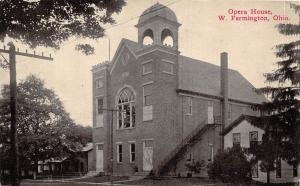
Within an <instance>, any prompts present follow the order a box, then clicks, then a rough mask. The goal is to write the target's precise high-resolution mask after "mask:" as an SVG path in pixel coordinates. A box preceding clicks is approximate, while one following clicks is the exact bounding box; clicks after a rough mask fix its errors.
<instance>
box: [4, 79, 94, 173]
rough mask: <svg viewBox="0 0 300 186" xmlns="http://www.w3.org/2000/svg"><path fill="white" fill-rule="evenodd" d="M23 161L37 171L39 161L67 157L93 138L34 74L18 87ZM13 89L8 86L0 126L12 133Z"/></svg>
mask: <svg viewBox="0 0 300 186" xmlns="http://www.w3.org/2000/svg"><path fill="white" fill-rule="evenodd" d="M17 94H18V97H17V100H18V107H17V112H18V118H17V119H18V120H17V132H18V141H19V152H20V154H19V158H20V160H21V161H20V162H22V164H21V167H28V166H30V165H31V163H32V162H34V164H35V170H36V171H37V163H38V161H43V160H47V159H50V158H58V159H59V158H64V157H66V156H68V155H69V153H71V152H74V151H78V150H80V148H81V147H82V146H83V145H85V143H86V142H88V141H89V140H90V138H91V136H88V135H90V133H88V132H86V131H88V129H86V131H84V132H79V131H78V130H80V129H83V127H80V126H77V125H75V123H74V121H73V120H72V119H71V118H70V116H69V114H68V113H67V112H66V111H65V109H64V107H63V104H62V102H61V101H60V100H59V98H58V97H57V95H55V93H54V92H53V90H51V89H47V88H45V86H44V82H43V81H42V80H40V79H39V78H37V77H36V76H34V75H30V76H28V77H27V78H26V79H25V80H24V81H22V82H21V83H19V84H18V87H17ZM9 104H10V103H9V87H8V85H6V86H4V88H3V90H2V98H1V99H0V123H2V124H3V125H2V126H4V128H6V131H7V132H9V124H10V107H9Z"/></svg>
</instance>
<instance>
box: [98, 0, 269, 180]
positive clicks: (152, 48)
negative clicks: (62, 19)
mask: <svg viewBox="0 0 300 186" xmlns="http://www.w3.org/2000/svg"><path fill="white" fill-rule="evenodd" d="M180 26H181V24H180V23H179V22H178V20H177V17H176V15H175V13H174V12H173V11H172V10H171V9H170V8H168V7H166V6H164V5H162V4H159V3H157V4H155V5H153V6H151V7H150V8H148V9H146V10H145V11H144V12H143V14H142V15H141V16H140V18H139V21H138V24H137V25H136V28H137V30H138V35H137V42H135V41H131V40H128V39H122V40H121V42H120V44H119V46H118V48H117V51H116V53H115V55H114V57H113V59H112V61H109V62H106V63H100V64H98V65H96V66H94V67H93V68H92V75H93V143H94V154H95V161H94V165H93V169H94V170H95V171H96V172H105V173H107V174H109V173H110V172H111V170H112V168H113V171H114V174H119V175H131V174H135V173H136V172H138V173H141V174H149V173H150V172H151V171H152V173H154V174H157V175H182V176H184V175H187V173H188V169H187V167H186V166H185V165H186V163H188V162H197V161H201V162H204V163H205V164H208V163H209V162H210V161H211V160H212V157H213V156H214V155H215V154H216V153H217V152H218V151H219V150H221V149H222V148H223V145H224V144H223V137H222V136H220V131H222V129H223V128H224V127H227V126H228V124H229V123H230V122H231V121H233V120H235V119H236V118H238V117H239V116H240V115H242V114H247V115H253V116H259V114H260V113H259V112H257V111H253V110H252V109H251V106H252V105H253V104H259V103H261V102H262V101H265V100H266V99H265V98H264V96H262V95H258V94H257V93H256V92H255V91H254V87H253V86H252V84H251V83H250V82H249V81H247V80H246V79H245V78H244V77H243V76H242V75H241V74H240V73H239V72H238V71H236V70H232V69H228V55H227V53H222V54H221V59H220V66H218V65H213V64H211V63H209V62H205V61H202V60H198V59H192V58H190V57H186V56H183V55H181V54H180V51H179V43H178V35H179V27H180ZM149 41H150V43H149ZM184 42H189V41H184ZM216 55H219V54H216ZM112 158H113V166H112V163H111V159H112ZM202 174H203V176H206V171H203V173H202Z"/></svg>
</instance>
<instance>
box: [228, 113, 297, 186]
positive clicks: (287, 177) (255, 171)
mask: <svg viewBox="0 0 300 186" xmlns="http://www.w3.org/2000/svg"><path fill="white" fill-rule="evenodd" d="M255 120H256V121H255ZM257 120H259V118H258V117H254V116H248V115H241V116H240V117H239V118H237V119H236V120H234V121H233V122H232V123H231V124H230V125H229V126H227V127H226V128H225V130H224V132H223V135H224V142H225V143H224V144H225V145H224V149H226V148H231V147H233V146H235V145H238V146H240V147H242V148H250V146H251V145H252V144H257V143H260V142H261V141H262V136H263V134H264V130H263V129H261V128H258V127H256V126H255V125H254V123H257ZM259 164H260V162H258V163H257V164H256V165H254V166H253V167H252V179H253V180H256V181H260V182H266V181H267V173H266V172H262V171H261V170H260V167H259ZM275 166H276V170H275V171H272V172H271V173H270V182H271V183H287V182H297V183H298V182H299V179H300V177H299V174H298V172H299V171H300V169H299V166H291V165H289V164H287V162H285V161H283V160H279V161H277V162H276V164H275Z"/></svg>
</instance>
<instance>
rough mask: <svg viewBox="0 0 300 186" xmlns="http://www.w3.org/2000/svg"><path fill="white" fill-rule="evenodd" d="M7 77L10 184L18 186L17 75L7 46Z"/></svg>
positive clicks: (13, 50) (12, 49)
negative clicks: (8, 82) (8, 90)
mask: <svg viewBox="0 0 300 186" xmlns="http://www.w3.org/2000/svg"><path fill="white" fill-rule="evenodd" d="M9 45H10V46H9V75H10V114H11V117H10V122H11V124H10V142H11V184H12V186H19V185H20V183H19V157H18V154H19V153H18V139H17V126H16V125H17V99H16V97H17V80H16V79H17V74H16V48H15V46H14V44H12V43H10V44H9Z"/></svg>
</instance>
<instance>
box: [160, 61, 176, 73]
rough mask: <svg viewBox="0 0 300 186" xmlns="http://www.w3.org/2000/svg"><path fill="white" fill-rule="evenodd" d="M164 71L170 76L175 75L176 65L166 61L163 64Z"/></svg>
mask: <svg viewBox="0 0 300 186" xmlns="http://www.w3.org/2000/svg"><path fill="white" fill-rule="evenodd" d="M162 71H163V72H165V73H168V74H174V64H173V63H171V62H166V61H164V62H163V63H162Z"/></svg>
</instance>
